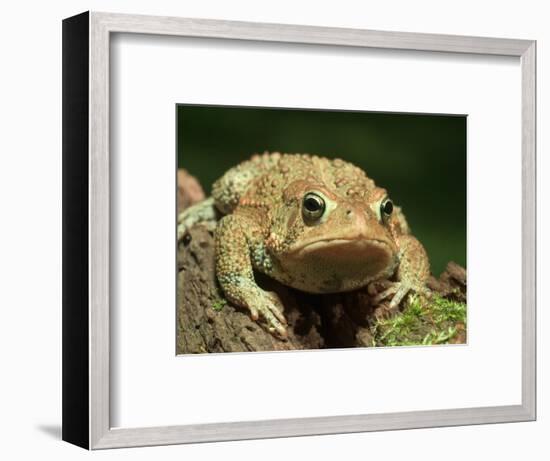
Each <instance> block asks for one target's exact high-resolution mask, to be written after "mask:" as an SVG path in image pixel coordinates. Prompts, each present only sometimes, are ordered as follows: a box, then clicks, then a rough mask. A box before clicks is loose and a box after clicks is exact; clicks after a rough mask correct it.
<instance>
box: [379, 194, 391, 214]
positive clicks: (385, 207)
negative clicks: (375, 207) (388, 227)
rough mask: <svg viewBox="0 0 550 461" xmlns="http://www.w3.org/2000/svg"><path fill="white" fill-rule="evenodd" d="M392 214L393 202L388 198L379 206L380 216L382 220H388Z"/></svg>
mask: <svg viewBox="0 0 550 461" xmlns="http://www.w3.org/2000/svg"><path fill="white" fill-rule="evenodd" d="M392 212H393V202H392V201H391V200H390V199H389V198H387V199H384V200H382V203H381V204H380V216H382V219H387V218H389V217H390V215H391V214H392Z"/></svg>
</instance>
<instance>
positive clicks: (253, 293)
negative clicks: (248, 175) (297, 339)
mask: <svg viewBox="0 0 550 461" xmlns="http://www.w3.org/2000/svg"><path fill="white" fill-rule="evenodd" d="M254 228H255V226H254V224H253V223H251V222H249V220H248V219H246V218H243V217H240V216H237V215H228V216H225V217H224V218H222V219H221V221H220V222H219V223H218V227H217V228H216V275H217V278H218V282H219V283H220V285H221V287H222V290H223V292H224V294H225V296H226V298H227V299H228V300H229V301H231V302H232V303H234V304H236V305H237V306H240V307H245V308H247V309H248V310H249V311H250V315H251V317H252V319H253V320H255V321H256V320H258V319H259V317H262V318H263V319H264V320H265V322H266V323H267V327H268V330H269V331H270V333H272V334H277V335H278V336H280V337H282V338H286V336H287V330H286V325H287V322H286V319H285V316H284V315H283V309H284V308H283V305H282V303H281V301H280V299H279V297H278V296H277V295H276V294H275V293H272V292H268V291H264V290H262V289H261V288H260V287H259V286H258V285H257V284H256V282H255V280H254V273H253V270H252V267H253V266H252V261H251V258H250V240H251V238H252V234H253V233H254Z"/></svg>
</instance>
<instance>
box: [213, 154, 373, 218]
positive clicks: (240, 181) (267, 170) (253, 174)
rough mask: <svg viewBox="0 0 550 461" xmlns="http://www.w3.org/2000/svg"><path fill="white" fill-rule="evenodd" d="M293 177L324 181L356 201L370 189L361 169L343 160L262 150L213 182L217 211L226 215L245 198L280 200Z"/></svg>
mask: <svg viewBox="0 0 550 461" xmlns="http://www.w3.org/2000/svg"><path fill="white" fill-rule="evenodd" d="M295 180H305V181H309V182H311V183H319V184H324V185H325V186H326V187H328V188H329V189H331V190H332V191H333V192H334V193H335V194H337V195H341V196H343V197H348V198H352V197H354V198H357V199H359V200H361V199H364V198H366V197H365V196H366V194H368V193H369V191H371V190H372V189H373V188H374V182H373V181H372V180H371V179H370V178H368V177H367V175H366V174H365V172H364V171H363V170H361V169H360V168H358V167H356V166H355V165H352V164H351V163H348V162H345V161H343V160H340V159H333V160H330V159H327V158H324V157H318V156H316V155H308V154H280V153H278V152H274V153H267V152H266V153H264V154H262V155H254V156H253V157H252V158H251V159H250V160H246V161H244V162H242V163H240V164H239V165H237V166H235V167H233V168H231V169H230V170H228V171H227V172H226V173H225V174H224V175H223V176H222V177H221V178H220V179H218V180H217V181H216V182H215V183H214V185H213V188H212V197H213V199H214V201H215V204H216V207H217V208H218V210H220V211H221V212H222V213H223V214H229V213H232V212H233V211H234V210H235V208H236V207H237V206H238V205H239V204H240V202H241V199H242V198H245V197H246V198H250V200H252V201H254V202H262V203H266V204H269V203H270V202H273V201H277V200H280V199H281V197H282V193H283V192H284V190H285V188H286V187H287V186H288V185H289V184H290V183H292V182H293V181H295Z"/></svg>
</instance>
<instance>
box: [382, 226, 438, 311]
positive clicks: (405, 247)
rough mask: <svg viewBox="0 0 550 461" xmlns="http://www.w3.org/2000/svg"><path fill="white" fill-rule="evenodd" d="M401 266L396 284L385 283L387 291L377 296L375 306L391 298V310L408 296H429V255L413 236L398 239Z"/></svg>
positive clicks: (403, 236) (397, 273)
mask: <svg viewBox="0 0 550 461" xmlns="http://www.w3.org/2000/svg"><path fill="white" fill-rule="evenodd" d="M397 245H398V247H399V266H398V268H397V272H396V274H395V275H396V280H397V281H396V282H386V283H384V284H383V285H384V288H385V290H384V291H382V292H381V293H379V294H378V295H376V296H375V297H374V299H373V302H374V304H375V305H376V304H379V303H380V302H381V301H382V300H384V299H386V298H389V297H391V302H390V305H389V308H390V309H394V308H396V307H397V306H398V305H399V304H400V303H401V301H403V299H404V298H405V297H406V296H407V295H409V296H410V295H413V294H419V295H421V296H429V295H430V290H429V289H428V287H427V286H426V281H427V280H428V277H429V275H430V263H429V260H428V255H427V254H426V250H425V249H424V247H423V246H422V244H421V243H420V242H419V241H418V240H417V239H416V238H414V237H413V236H412V235H409V234H407V235H402V236H400V237H399V238H398V239H397Z"/></svg>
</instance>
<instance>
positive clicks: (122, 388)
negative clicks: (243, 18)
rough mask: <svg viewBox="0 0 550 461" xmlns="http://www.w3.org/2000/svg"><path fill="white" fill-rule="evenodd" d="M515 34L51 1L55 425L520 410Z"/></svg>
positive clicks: (279, 421)
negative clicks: (59, 264) (58, 258)
mask: <svg viewBox="0 0 550 461" xmlns="http://www.w3.org/2000/svg"><path fill="white" fill-rule="evenodd" d="M535 49H536V48H535V42H534V41H529V40H515V39H497V38H484V37H461V36H444V35H430V34H417V33H397V32H381V31H369V30H352V29H335V28H323V27H310V26H294V25H281V24H266V23H244V22H227V21H215V20H203V19H184V18H167V17H150V16H137V15H124V14H113V13H95V12H89V13H83V14H81V15H78V16H74V17H71V18H68V19H65V20H64V21H63V439H64V440H66V441H68V442H71V443H74V444H76V445H79V446H82V447H85V448H90V449H101V448H115V447H129V446H144V445H162V444H176V443H192V442H205V441H222V440H239V439H254V438H267V437H286V436H298V435H319V434H333V433H346V432H358V431H375V430H389V429H406V428H420V427H437V426H451V425H464V424H484V423H498V422H519V421H532V420H534V419H535V415H536V400H535V397H536V392H535V391H536V390H535V313H536V299H535V283H536V271H535V245H536V235H535V210H536V202H535V200H536V197H535V153H536V151H535ZM504 216H505V217H506V218H505V225H503V217H504ZM503 242H505V243H503Z"/></svg>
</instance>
